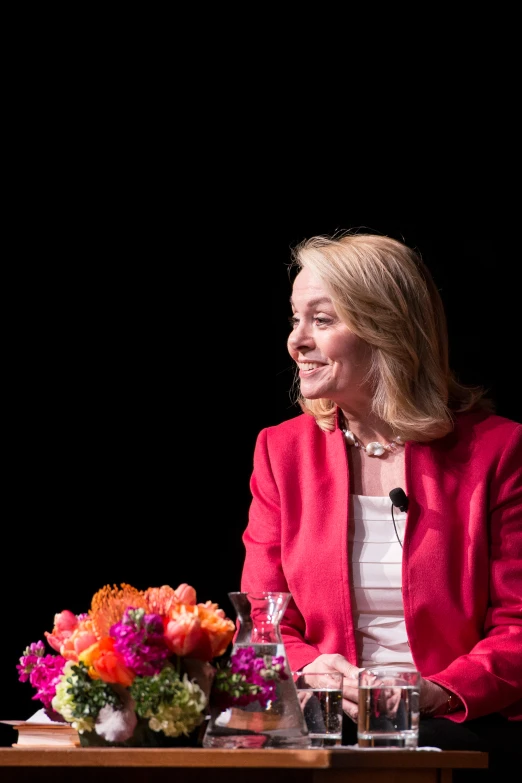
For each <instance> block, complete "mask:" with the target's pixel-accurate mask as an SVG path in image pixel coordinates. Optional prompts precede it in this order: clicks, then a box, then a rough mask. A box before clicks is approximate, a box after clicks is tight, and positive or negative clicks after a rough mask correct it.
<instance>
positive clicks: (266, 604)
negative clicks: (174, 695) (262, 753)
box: [203, 592, 309, 748]
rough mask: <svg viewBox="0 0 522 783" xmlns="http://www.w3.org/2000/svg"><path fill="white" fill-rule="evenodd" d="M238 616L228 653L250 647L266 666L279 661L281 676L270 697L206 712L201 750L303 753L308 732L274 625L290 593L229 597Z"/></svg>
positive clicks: (249, 594)
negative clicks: (276, 660) (301, 749)
mask: <svg viewBox="0 0 522 783" xmlns="http://www.w3.org/2000/svg"><path fill="white" fill-rule="evenodd" d="M229 595H230V598H231V601H232V603H233V604H234V608H235V609H236V611H237V612H238V617H239V624H238V625H239V628H238V633H237V635H236V639H235V643H234V646H233V651H237V650H240V649H241V648H252V649H253V650H254V651H255V656H256V658H264V659H265V662H266V664H267V665H268V663H269V662H270V661H271V660H272V659H273V658H274V657H277V658H280V659H282V660H283V662H284V664H283V668H284V675H285V676H284V677H283V678H281V679H280V680H279V681H278V682H277V686H276V694H275V697H274V698H272V699H270V700H269V701H267V703H266V704H263V702H262V701H261V700H255V701H251V702H249V703H248V704H241V703H237V704H233V705H232V706H230V707H227V708H223V709H218V708H211V711H210V720H209V722H208V724H207V727H206V730H205V734H204V736H203V747H204V748H308V747H309V737H308V729H307V727H306V723H305V720H304V715H303V711H302V709H301V706H300V704H299V698H298V695H297V690H296V687H295V684H294V681H293V678H292V673H291V670H290V666H289V664H288V658H287V655H286V650H285V646H284V643H283V640H282V637H281V631H280V623H281V620H282V618H283V615H284V612H285V610H286V608H287V606H288V603H289V601H290V598H291V594H290V593H280V592H261V593H253V592H249V593H246V594H245V593H232V594H229Z"/></svg>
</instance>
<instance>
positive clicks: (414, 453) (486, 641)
mask: <svg viewBox="0 0 522 783" xmlns="http://www.w3.org/2000/svg"><path fill="white" fill-rule="evenodd" d="M405 462H406V487H405V491H406V494H407V495H408V498H409V508H408V512H407V524H406V531H405V535H404V541H403V566H402V589H403V599H404V617H405V623H406V629H407V633H408V640H409V644H410V647H411V653H412V656H413V661H414V663H415V666H416V667H417V669H418V670H419V671H420V672H421V674H422V676H423V677H427V678H430V679H431V680H433V681H434V682H437V683H439V684H440V685H443V686H446V687H447V688H449V689H450V690H452V691H453V692H455V693H456V694H457V695H458V696H459V697H460V698H461V700H462V701H463V703H464V705H465V710H464V711H462V710H461V711H459V712H456V713H453V714H452V715H450V716H449V717H450V718H451V719H452V720H455V721H459V722H460V721H463V720H466V719H471V718H478V717H479V716H481V715H487V714H490V713H494V712H500V713H502V714H503V715H505V716H506V717H508V718H510V719H512V720H522V567H521V566H522V425H521V424H518V423H516V422H514V421H511V420H509V419H506V418H502V417H500V416H496V415H488V414H485V413H481V412H474V413H466V414H460V415H458V416H457V421H456V425H455V429H454V430H453V432H451V433H450V434H449V435H447V436H445V437H444V438H440V439H438V440H435V441H432V442H430V443H412V442H408V443H406V446H405ZM348 487H349V476H348V461H347V457H346V451H345V445H344V439H343V434H342V432H341V431H340V429H339V428H337V429H336V430H335V431H334V432H323V431H322V430H321V429H320V428H319V427H318V425H317V424H316V423H315V420H314V419H313V417H312V416H310V415H308V414H300V415H298V416H296V417H295V418H293V419H290V420H288V421H285V422H283V423H282V424H279V425H277V426H274V427H268V428H266V429H263V430H262V431H261V432H260V433H259V435H258V438H257V442H256V446H255V450H254V469H253V473H252V477H251V482H250V489H251V492H252V503H251V507H250V513H249V521H248V526H247V528H246V530H245V532H244V534H243V542H244V545H245V548H246V557H245V563H244V567H243V573H242V578H241V590H244V591H247V590H277V591H286V592H290V593H291V594H292V600H291V602H290V604H289V607H288V609H287V611H286V612H285V616H284V618H283V622H282V624H281V631H282V636H283V640H284V643H285V647H286V652H287V656H288V660H289V663H290V667H291V668H292V669H293V670H296V669H299V668H301V667H302V666H305V665H306V664H307V663H310V662H311V661H313V660H314V659H315V658H316V657H317V656H318V655H319V654H320V653H341V654H342V655H344V656H345V657H346V658H347V659H348V661H350V662H351V663H352V664H355V665H358V666H360V663H359V662H358V661H357V657H356V646H355V637H354V628H353V620H352V610H351V600H350V573H349V572H350V562H349V559H348V544H347V542H348V525H349V524H351V520H350V519H349V518H348V510H349V504H348ZM390 489H393V487H390ZM390 507H391V504H390Z"/></svg>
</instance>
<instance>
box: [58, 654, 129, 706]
mask: <svg viewBox="0 0 522 783" xmlns="http://www.w3.org/2000/svg"><path fill="white" fill-rule="evenodd" d="M72 672H73V674H74V675H75V677H68V678H67V682H68V683H69V687H68V688H67V693H68V694H69V695H70V696H72V698H73V702H74V707H73V709H72V714H73V716H74V717H75V718H84V717H86V716H90V717H93V718H96V717H97V715H98V713H99V711H100V710H101V709H102V707H105V705H107V704H111V705H112V706H113V707H114V708H115V709H118V707H120V706H121V701H120V698H119V697H118V694H117V693H116V691H114V690H113V688H112V687H111V686H110V685H109V684H108V683H106V682H103V680H91V678H90V676H89V673H88V668H87V666H85V664H84V663H81V662H80V663H78V664H76V665H75V666H73V667H72Z"/></svg>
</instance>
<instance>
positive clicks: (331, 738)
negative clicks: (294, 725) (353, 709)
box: [293, 671, 343, 748]
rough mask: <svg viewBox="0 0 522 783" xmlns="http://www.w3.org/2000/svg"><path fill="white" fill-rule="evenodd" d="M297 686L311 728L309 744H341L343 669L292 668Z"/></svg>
mask: <svg viewBox="0 0 522 783" xmlns="http://www.w3.org/2000/svg"><path fill="white" fill-rule="evenodd" d="M293 677H294V680H295V687H296V688H297V695H298V698H299V703H300V705H301V709H302V710H303V714H304V718H305V721H306V726H307V728H308V737H309V747H311V748H332V747H336V746H339V745H341V740H342V728H343V675H342V674H341V673H340V672H331V671H330V672H319V671H317V672H302V671H299V672H293Z"/></svg>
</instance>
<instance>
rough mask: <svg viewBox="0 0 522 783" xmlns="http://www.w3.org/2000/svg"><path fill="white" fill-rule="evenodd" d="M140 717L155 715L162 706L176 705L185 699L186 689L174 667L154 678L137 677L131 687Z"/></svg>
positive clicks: (166, 667) (168, 666)
mask: <svg viewBox="0 0 522 783" xmlns="http://www.w3.org/2000/svg"><path fill="white" fill-rule="evenodd" d="M130 694H131V696H132V698H133V699H134V701H135V702H136V713H137V714H138V715H140V716H145V715H154V714H155V713H156V712H158V710H159V708H160V705H161V704H175V703H176V702H178V701H180V700H183V699H184V694H185V687H184V685H183V683H182V682H181V680H180V678H179V674H178V673H177V671H176V669H175V668H174V667H173V666H170V665H167V666H165V668H164V669H162V670H161V671H160V673H159V674H154V675H153V676H152V677H136V678H135V680H134V682H133V683H132V685H131V687H130Z"/></svg>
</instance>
